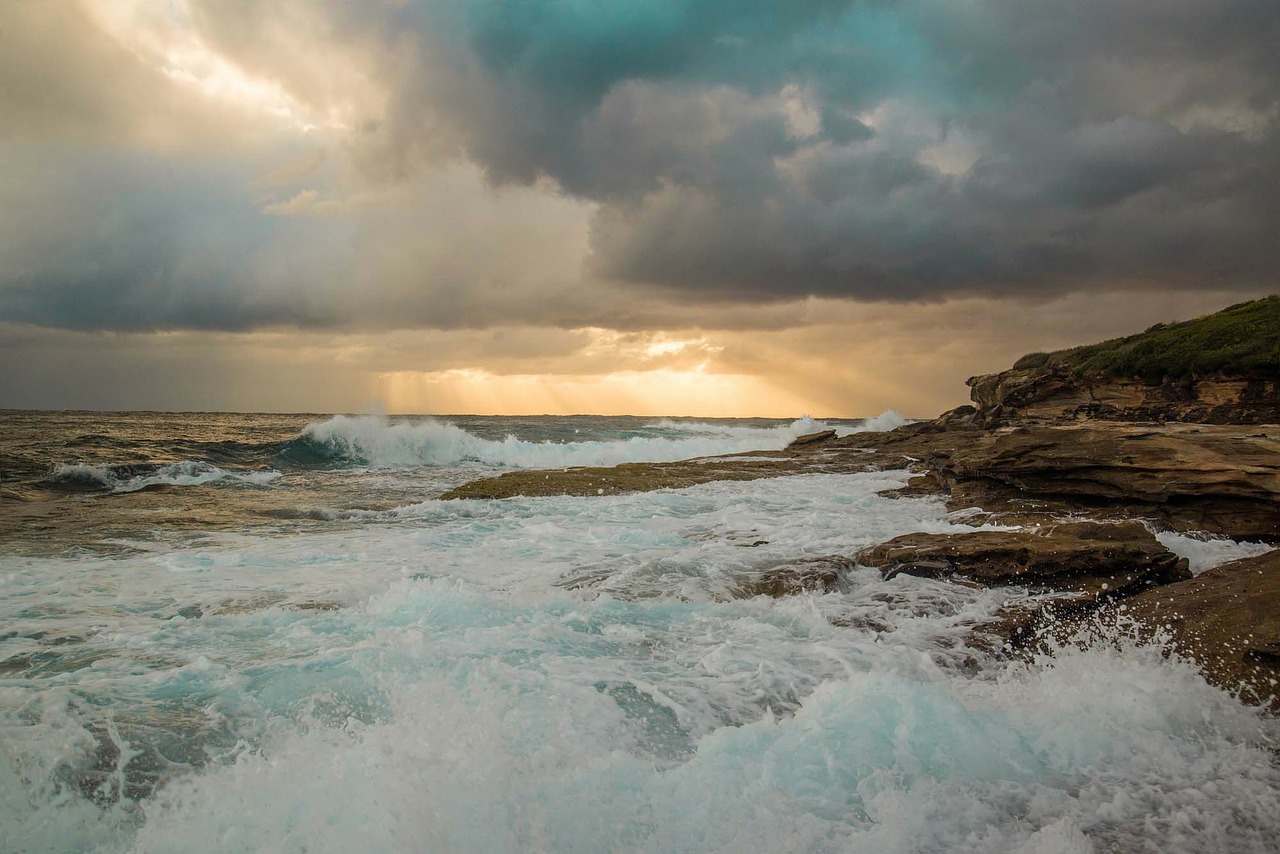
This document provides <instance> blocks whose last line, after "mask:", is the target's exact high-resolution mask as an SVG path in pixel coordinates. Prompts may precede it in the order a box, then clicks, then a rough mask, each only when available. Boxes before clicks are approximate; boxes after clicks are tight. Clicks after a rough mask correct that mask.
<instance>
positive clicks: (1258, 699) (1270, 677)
mask: <svg viewBox="0 0 1280 854" xmlns="http://www.w3.org/2000/svg"><path fill="white" fill-rule="evenodd" d="M1124 612H1125V614H1126V615H1128V616H1130V617H1132V618H1134V619H1136V620H1137V621H1138V622H1139V623H1140V624H1141V625H1143V626H1145V627H1146V630H1147V631H1148V632H1151V633H1154V632H1156V631H1160V630H1163V631H1164V632H1167V633H1168V635H1170V636H1171V637H1172V640H1173V643H1174V645H1175V647H1176V649H1177V651H1178V652H1179V653H1181V654H1183V655H1186V656H1188V657H1190V658H1192V659H1193V660H1195V661H1196V662H1197V663H1198V664H1199V665H1200V666H1201V668H1202V669H1203V672H1204V674H1205V677H1206V678H1207V679H1208V680H1209V681H1210V682H1213V683H1214V684H1216V685H1219V686H1221V687H1223V688H1226V689H1228V690H1230V691H1238V692H1239V693H1240V695H1241V698H1242V699H1244V700H1246V701H1248V702H1251V703H1258V704H1263V705H1267V706H1269V707H1270V708H1271V710H1272V711H1280V700H1278V699H1277V683H1278V682H1280V656H1278V653H1280V550H1277V551H1272V552H1269V553H1267V554H1264V555H1260V556H1258V557H1252V558H1245V559H1244V560H1237V561H1233V562H1232V563H1228V564H1224V565H1222V566H1219V567H1217V568H1215V569H1211V570H1209V571H1207V572H1204V573H1202V574H1200V575H1199V576H1197V577H1196V578H1194V579H1192V580H1190V581H1182V582H1179V583H1177V584H1170V585H1168V586H1166V587H1160V588H1156V589H1153V590H1148V591H1146V592H1145V593H1141V594H1139V595H1137V596H1134V597H1133V598H1131V599H1128V600H1126V601H1125V603H1124Z"/></svg>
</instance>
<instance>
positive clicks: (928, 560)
mask: <svg viewBox="0 0 1280 854" xmlns="http://www.w3.org/2000/svg"><path fill="white" fill-rule="evenodd" d="M856 560H857V562H858V563H859V564H861V565H863V566H870V567H875V568H878V569H880V570H881V573H882V574H883V575H884V577H885V578H892V577H893V576H894V575H897V574H900V573H906V574H910V575H925V576H928V577H933V578H936V577H943V576H949V575H952V574H955V575H958V576H961V577H964V578H967V579H969V580H971V581H976V582H979V583H981V584H987V585H1009V584H1020V585H1028V586H1032V587H1037V588H1045V589H1050V590H1056V591H1068V592H1073V593H1081V594H1086V595H1089V596H1092V597H1094V598H1110V597H1116V596H1125V595H1131V594H1133V593H1136V592H1138V591H1140V590H1143V589H1146V588H1147V587H1149V586H1152V585H1156V584H1168V583H1169V582H1171V581H1177V580H1181V579H1185V578H1190V577H1191V574H1190V572H1189V571H1188V570H1187V562H1186V561H1185V560H1183V559H1181V558H1179V557H1178V556H1177V555H1174V554H1173V553H1171V552H1170V551H1168V550H1167V549H1166V548H1165V547H1164V546H1163V545H1161V544H1160V542H1159V541H1158V540H1157V539H1156V538H1155V537H1154V536H1153V535H1152V534H1151V532H1150V531H1148V530H1147V529H1146V528H1145V527H1144V526H1143V525H1141V524H1139V523H1137V522H1124V523H1119V524H1099V523H1096V522H1068V523H1062V524H1057V525H1048V526H1044V527H1040V528H1035V529H1029V530H1021V531H973V532H967V533H961V534H907V535H905V536H902V537H896V538H894V539H892V540H890V541H889V542H887V543H882V544H880V545H878V546H874V547H872V548H870V549H867V550H865V551H863V552H861V553H860V554H859V555H858V556H857V558H856Z"/></svg>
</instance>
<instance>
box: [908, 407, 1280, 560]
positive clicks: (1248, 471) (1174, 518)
mask: <svg viewBox="0 0 1280 854" xmlns="http://www.w3.org/2000/svg"><path fill="white" fill-rule="evenodd" d="M1273 434H1275V435H1273ZM928 462H929V464H930V465H931V466H932V467H933V468H934V470H935V476H937V477H939V478H940V479H942V480H944V481H947V482H949V484H950V485H952V486H953V488H954V487H955V486H956V485H957V484H960V483H965V482H973V481H979V482H981V481H987V482H991V483H993V484H999V485H1003V486H1005V487H1013V488H1014V489H1016V490H1018V492H1019V493H1020V494H1021V495H1022V496H1024V497H1041V498H1046V499H1072V500H1075V501H1083V502H1085V504H1089V503H1093V504H1097V505H1107V504H1127V505H1132V509H1133V511H1134V512H1135V513H1138V514H1142V513H1143V512H1144V511H1150V513H1151V514H1152V515H1154V516H1155V517H1157V518H1160V519H1163V520H1165V521H1167V522H1168V523H1169V524H1171V525H1172V526H1173V527H1176V528H1179V529H1188V528H1190V529H1200V530H1207V531H1211V532H1213V533H1222V534H1225V535H1227V536H1232V537H1235V538H1266V539H1277V538H1280V431H1267V430H1255V429H1242V428H1238V427H1212V426H1200V427H1191V426H1190V425H1168V426H1166V427H1164V428H1145V427H1136V426H1132V425H1118V424H1109V425H1101V424H1092V425H1081V426H1071V427H1046V426H1035V427H1017V428H1006V429H1002V430H995V431H991V432H988V433H984V434H977V435H973V436H967V437H966V440H965V441H963V442H958V443H954V444H953V445H951V446H946V447H941V446H940V447H938V448H936V449H935V450H934V452H933V453H932V455H931V456H930V458H929V460H928Z"/></svg>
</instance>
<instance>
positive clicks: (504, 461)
mask: <svg viewBox="0 0 1280 854" xmlns="http://www.w3.org/2000/svg"><path fill="white" fill-rule="evenodd" d="M903 423H906V419H903V418H902V416H900V415H898V414H897V413H895V412H886V413H884V414H883V415H879V416H877V417H875V418H871V419H868V420H867V422H866V423H865V424H864V425H862V426H859V427H841V428H840V430H839V431H838V432H841V433H843V434H846V435H847V434H849V433H855V432H861V431H867V430H871V431H882V430H891V429H893V428H894V427H897V426H899V425H901V424H903ZM648 426H649V428H650V429H654V430H656V431H658V432H660V433H662V434H664V435H657V436H632V437H629V438H626V439H617V440H612V441H583V442H535V441H528V440H524V439H518V438H516V437H514V436H508V437H507V438H506V439H504V440H502V441H494V440H490V439H484V438H481V437H479V436H476V435H474V434H472V433H469V432H467V431H466V430H463V429H462V428H460V427H457V426H455V425H453V424H449V423H446V422H441V421H428V422H419V423H393V422H391V421H389V420H387V419H386V418H383V417H380V416H372V415H369V416H360V417H351V416H346V415H335V416H334V417H332V418H330V419H328V420H326V421H322V422H317V423H315V424H310V425H308V426H307V427H306V429H305V430H304V431H303V437H304V438H305V439H306V440H308V441H310V442H312V443H314V444H315V445H318V446H320V447H322V448H324V449H325V450H326V451H327V452H328V454H329V455H330V456H331V457H334V458H338V459H346V460H351V461H355V462H358V463H362V464H365V465H369V466H373V467H381V468H395V467H405V466H445V465H455V464H457V463H461V462H479V463H484V464H487V465H495V466H506V467H514V468H559V467H565V466H612V465H618V464H619V463H631V462H671V461H674V460H683V459H689V458H691V457H701V456H713V455H720V454H732V453H740V452H743V451H769V450H781V449H782V448H785V447H786V446H787V445H788V444H789V443H790V442H791V441H792V440H794V439H795V438H796V437H797V436H802V435H804V434H806V433H812V432H815V431H817V430H823V429H826V428H827V425H826V424H825V423H824V422H822V421H815V420H814V419H812V418H809V417H808V416H805V417H803V418H799V419H797V420H796V421H794V422H792V423H790V424H787V425H784V426H779V427H767V428H762V427H743V426H735V425H727V424H708V423H702V422H685V421H671V420H661V421H656V422H653V423H651V424H650V425H648Z"/></svg>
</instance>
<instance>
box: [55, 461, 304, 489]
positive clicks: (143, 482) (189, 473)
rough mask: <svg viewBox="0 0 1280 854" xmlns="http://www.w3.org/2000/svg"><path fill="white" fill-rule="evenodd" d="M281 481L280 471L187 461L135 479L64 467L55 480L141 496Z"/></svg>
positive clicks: (102, 469) (101, 469)
mask: <svg viewBox="0 0 1280 854" xmlns="http://www.w3.org/2000/svg"><path fill="white" fill-rule="evenodd" d="M278 477H280V472H278V471H227V470H226V469H222V468H218V467H217V466H215V465H212V464H211V463H206V462H202V461H196V460H183V461H182V462H177V463H168V464H165V465H157V466H154V468H153V469H152V470H151V471H149V472H148V473H146V474H135V475H121V473H120V471H119V469H118V468H116V467H113V466H105V465H103V466H95V465H84V464H62V465H58V466H56V467H55V468H54V471H53V475H52V477H51V480H52V481H53V482H55V483H68V484H77V485H83V486H88V487H93V488H95V489H106V490H109V491H111V492H137V491H139V490H142V489H148V488H150V487H155V486H203V485H205V484H209V483H217V482H219V481H226V482H232V483H243V484H249V485H252V486H262V485H265V484H268V483H270V482H271V481H273V480H275V479H276V478H278Z"/></svg>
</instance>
